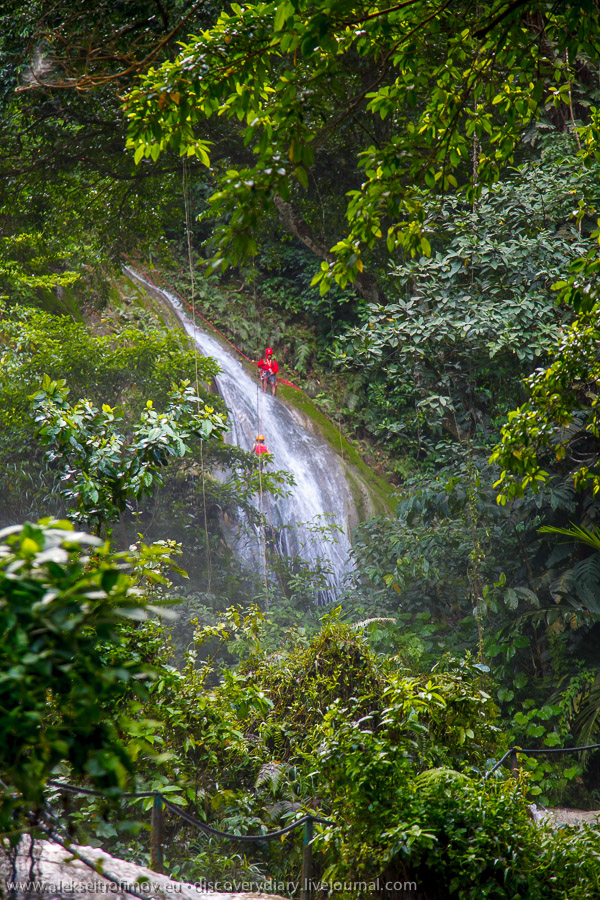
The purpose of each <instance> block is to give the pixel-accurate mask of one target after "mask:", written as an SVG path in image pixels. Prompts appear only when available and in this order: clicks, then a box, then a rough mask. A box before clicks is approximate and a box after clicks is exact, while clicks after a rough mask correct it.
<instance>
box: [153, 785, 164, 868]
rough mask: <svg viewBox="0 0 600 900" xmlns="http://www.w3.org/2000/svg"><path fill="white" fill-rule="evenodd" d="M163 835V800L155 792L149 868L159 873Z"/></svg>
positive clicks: (161, 862) (161, 863) (161, 864)
mask: <svg viewBox="0 0 600 900" xmlns="http://www.w3.org/2000/svg"><path fill="white" fill-rule="evenodd" d="M163 836H164V813H163V802H162V797H161V796H160V794H155V795H154V805H153V807H152V832H151V835H150V868H151V869H153V870H154V871H155V872H160V873H162V871H163Z"/></svg>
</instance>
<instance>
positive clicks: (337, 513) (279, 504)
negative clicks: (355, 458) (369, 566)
mask: <svg viewBox="0 0 600 900" xmlns="http://www.w3.org/2000/svg"><path fill="white" fill-rule="evenodd" d="M125 271H126V272H127V273H128V275H129V276H130V277H132V278H134V279H135V280H136V281H138V282H139V283H140V284H142V285H143V286H144V288H145V289H146V290H149V291H151V292H152V293H155V294H159V295H161V296H162V297H163V298H164V299H165V300H167V301H168V303H169V304H170V305H171V306H172V308H173V309H174V311H175V312H176V314H177V316H178V317H179V319H180V321H181V323H182V324H183V326H184V328H185V329H186V331H187V333H188V334H189V335H190V337H191V338H192V340H194V341H195V342H196V345H197V347H198V348H199V350H200V352H201V353H202V355H203V356H212V357H214V358H215V359H216V360H217V362H218V363H219V366H220V367H221V369H222V372H221V374H220V375H219V376H218V377H217V378H216V384H217V388H218V391H219V393H220V394H221V396H222V397H223V399H224V401H225V403H226V404H227V406H228V408H229V410H230V427H231V431H230V432H229V434H228V435H227V436H226V440H227V441H228V442H229V443H231V444H235V445H237V446H239V447H242V448H243V449H244V450H252V448H253V446H254V439H255V437H256V435H257V434H259V433H261V434H264V435H265V438H266V444H267V447H268V449H269V451H270V453H271V454H272V455H273V460H272V462H271V463H270V468H271V469H272V470H276V469H285V470H286V471H288V472H290V473H291V474H292V475H293V477H294V481H295V484H294V485H293V486H292V488H291V494H290V496H289V497H269V498H268V499H267V500H266V501H265V504H264V510H263V511H264V513H265V515H266V516H267V519H268V521H267V531H268V533H269V536H271V534H272V536H273V538H274V539H275V542H276V543H277V546H278V549H279V552H280V553H283V554H285V555H286V556H288V557H292V558H296V557H300V558H301V559H303V560H304V561H305V562H307V563H309V564H311V565H313V566H315V565H317V564H318V563H319V561H321V562H322V564H323V567H324V569H325V570H328V571H329V574H328V576H327V583H328V587H327V589H326V590H324V591H321V592H319V598H320V600H321V601H323V602H327V601H332V600H334V599H335V597H336V594H337V590H338V588H339V586H340V584H341V582H342V579H343V577H344V575H345V574H346V573H347V572H348V571H349V569H350V567H351V560H350V555H349V551H350V539H349V515H348V512H349V511H348V507H347V504H348V483H347V480H346V477H345V473H344V468H343V465H342V462H341V460H340V458H339V456H338V455H337V454H336V453H335V451H334V450H332V449H331V447H330V446H329V444H327V443H326V442H325V441H323V440H321V439H319V438H318V437H316V436H315V435H313V434H311V433H310V432H308V431H307V430H306V429H305V428H304V427H303V426H302V424H301V423H300V421H298V420H297V419H296V418H295V417H294V415H293V413H292V411H291V410H290V409H289V408H288V407H287V406H286V405H285V403H282V402H281V400H279V399H278V398H277V397H273V396H271V394H270V393H268V394H263V393H262V392H260V393H258V392H257V382H258V377H257V378H256V379H254V378H252V377H251V376H250V375H249V374H248V373H247V371H246V369H245V368H244V366H243V365H242V363H241V361H240V360H239V359H238V357H237V356H235V355H234V353H233V352H232V351H230V350H229V349H227V348H226V347H224V346H223V344H222V343H220V342H219V341H218V340H217V339H216V338H215V337H213V336H212V335H211V334H207V333H206V332H204V331H201V330H200V329H199V328H197V327H196V328H194V324H193V322H192V321H191V320H190V318H189V316H188V315H187V314H186V312H185V311H184V309H183V307H182V305H181V303H180V301H179V299H178V298H177V297H175V296H173V295H172V294H171V293H170V292H169V291H165V290H162V289H158V288H156V286H155V285H151V284H150V283H149V282H148V281H147V280H146V279H145V278H143V277H142V276H141V275H139V274H138V273H137V272H135V270H133V269H131V268H129V267H126V268H125ZM258 504H259V498H258V497H257V508H258ZM326 533H327V535H326ZM261 539H262V533H261V532H260V531H257V530H255V531H254V533H253V535H252V537H251V539H250V540H243V539H240V540H239V541H238V542H236V544H237V546H236V549H237V550H238V552H239V553H240V554H241V555H242V556H243V557H244V559H245V560H246V561H247V562H248V563H250V564H251V565H253V567H254V568H258V566H259V565H260V559H261Z"/></svg>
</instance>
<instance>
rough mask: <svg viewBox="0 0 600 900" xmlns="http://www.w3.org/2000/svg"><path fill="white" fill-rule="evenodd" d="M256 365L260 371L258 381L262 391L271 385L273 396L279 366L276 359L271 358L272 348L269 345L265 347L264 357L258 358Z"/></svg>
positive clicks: (275, 389)
mask: <svg viewBox="0 0 600 900" xmlns="http://www.w3.org/2000/svg"><path fill="white" fill-rule="evenodd" d="M257 365H258V371H259V372H260V383H261V386H262V389H263V392H265V391H266V390H267V389H268V385H271V393H272V394H273V396H275V392H276V391H277V373H278V372H279V366H278V365H277V360H275V359H273V350H272V349H271V347H267V348H266V350H265V355H264V357H263V358H262V359H259V361H258V363H257Z"/></svg>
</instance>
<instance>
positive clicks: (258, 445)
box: [253, 434, 269, 466]
mask: <svg viewBox="0 0 600 900" xmlns="http://www.w3.org/2000/svg"><path fill="white" fill-rule="evenodd" d="M253 452H254V453H256V455H257V456H258V458H259V460H260V464H261V466H262V455H263V453H268V452H269V448H268V447H267V445H266V444H265V436H264V434H259V435H258V436H257V438H256V440H255V442H254V448H253Z"/></svg>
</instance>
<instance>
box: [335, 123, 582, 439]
mask: <svg viewBox="0 0 600 900" xmlns="http://www.w3.org/2000/svg"><path fill="white" fill-rule="evenodd" d="M543 146H544V151H543V153H542V157H541V159H540V160H539V161H534V162H531V163H527V164H525V165H523V166H521V167H519V168H518V169H515V170H513V171H512V172H511V174H510V177H507V178H506V179H505V180H503V181H501V182H499V183H498V184H496V185H494V186H493V187H491V188H484V189H483V190H482V193H481V196H480V197H479V198H478V200H477V203H476V204H474V205H473V206H472V207H471V206H467V205H466V204H465V203H464V201H461V200H459V199H457V198H453V197H447V198H444V200H443V201H441V202H438V203H434V202H433V201H431V200H429V201H428V200H427V199H426V198H425V199H424V209H425V211H426V214H427V221H428V223H429V226H430V228H431V229H432V230H433V231H434V233H435V235H436V237H435V240H434V242H433V248H432V255H431V257H430V258H429V259H428V258H425V257H421V258H420V259H418V260H413V261H411V260H405V261H404V262H402V263H400V264H396V265H394V266H393V268H392V269H391V273H392V275H393V276H394V277H395V278H396V279H397V284H398V287H399V288H400V292H401V299H400V300H398V301H397V302H393V303H387V304H385V305H384V304H369V305H368V306H366V307H365V308H364V309H363V310H362V312H361V318H362V322H361V324H360V325H358V326H354V327H350V328H347V329H345V331H344V333H343V334H342V335H341V336H340V338H338V340H337V342H336V347H335V351H334V353H335V360H336V363H337V364H338V366H341V367H343V368H346V369H358V368H359V367H360V370H361V371H363V372H366V373H367V374H368V376H369V380H368V387H367V392H368V400H369V403H368V407H367V410H366V411H365V413H364V415H365V416H366V417H367V421H368V423H369V425H370V426H371V427H372V428H373V430H374V431H375V432H376V433H378V434H381V435H384V436H386V437H389V438H391V439H394V436H395V435H396V434H398V433H400V435H401V438H400V440H402V439H404V440H402V443H403V444H404V443H405V439H406V436H407V435H410V436H411V437H412V438H413V441H414V437H413V435H414V433H415V431H418V432H419V441H420V442H421V444H422V443H423V441H424V440H426V438H425V437H424V434H423V432H425V434H428V433H430V431H431V429H434V430H435V431H437V430H439V429H441V428H442V429H444V430H446V431H447V432H449V433H451V434H453V435H454V437H459V438H460V437H461V436H462V435H464V434H465V433H466V434H468V433H469V432H472V431H474V430H476V429H479V430H481V429H487V428H489V426H490V419H491V415H494V414H497V412H496V411H497V409H498V407H499V406H501V405H503V404H505V403H506V402H507V400H508V399H509V398H510V401H511V402H512V400H513V394H514V382H515V381H516V380H517V379H518V378H519V377H520V376H521V375H525V374H527V373H529V372H530V371H531V369H532V367H533V366H534V365H535V364H536V362H537V361H538V360H540V359H544V358H545V357H546V355H547V353H548V351H549V348H550V347H551V345H552V343H553V342H554V340H555V335H556V330H557V328H558V327H559V326H560V324H561V321H562V320H563V319H564V318H568V316H569V313H568V312H566V313H565V311H564V310H559V309H557V306H556V300H555V296H554V295H553V294H552V292H551V289H550V288H551V285H552V284H553V283H554V282H556V281H558V280H559V279H561V278H563V277H565V275H566V273H567V271H568V269H569V264H570V263H571V262H572V261H573V260H574V259H576V258H577V257H579V256H580V255H581V254H582V253H584V252H585V251H586V249H587V248H588V246H589V244H588V242H587V240H586V239H584V238H582V237H581V235H580V234H578V232H577V229H576V227H575V225H576V216H577V215H579V213H580V209H581V211H582V212H583V209H585V206H586V198H587V195H588V194H589V193H590V192H591V191H592V190H593V189H594V188H595V179H593V178H592V177H591V174H590V173H588V172H587V171H586V170H584V169H582V168H581V164H580V161H579V160H578V159H577V157H576V155H575V152H574V151H576V145H574V144H573V143H572V142H571V141H570V140H565V139H563V138H560V137H559V136H557V135H552V136H551V137H550V138H548V139H545V140H544V141H543ZM578 204H579V205H578ZM591 209H592V207H590V210H591ZM396 440H398V439H397V438H396ZM419 449H420V448H419Z"/></svg>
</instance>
